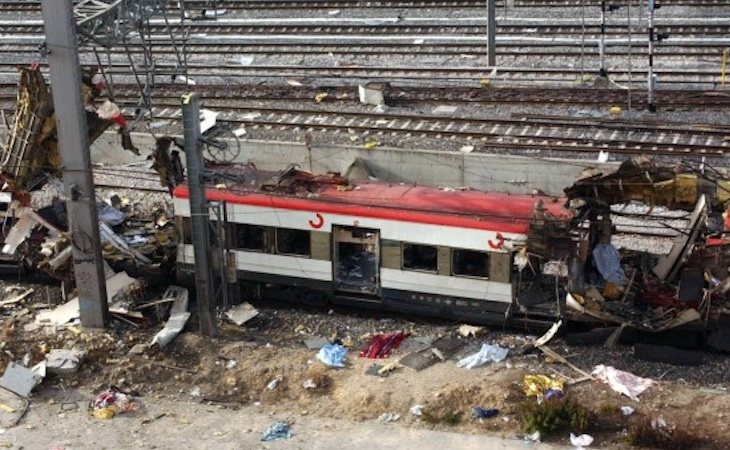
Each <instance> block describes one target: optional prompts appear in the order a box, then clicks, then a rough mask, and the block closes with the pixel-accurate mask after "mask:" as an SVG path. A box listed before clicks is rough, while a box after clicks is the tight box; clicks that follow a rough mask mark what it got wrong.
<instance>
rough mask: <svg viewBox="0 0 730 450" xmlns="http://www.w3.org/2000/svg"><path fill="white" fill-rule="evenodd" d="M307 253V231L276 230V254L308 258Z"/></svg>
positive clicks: (308, 244) (308, 249)
mask: <svg viewBox="0 0 730 450" xmlns="http://www.w3.org/2000/svg"><path fill="white" fill-rule="evenodd" d="M309 252H310V241H309V231H305V230H291V229H288V228H278V229H277V230H276V253H281V254H284V255H302V256H309Z"/></svg>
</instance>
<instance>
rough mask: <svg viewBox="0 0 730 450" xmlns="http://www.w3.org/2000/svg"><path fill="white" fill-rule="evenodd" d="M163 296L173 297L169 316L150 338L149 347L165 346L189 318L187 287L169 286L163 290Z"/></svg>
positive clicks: (178, 332)
mask: <svg viewBox="0 0 730 450" xmlns="http://www.w3.org/2000/svg"><path fill="white" fill-rule="evenodd" d="M163 297H164V298H174V299H175V301H174V302H173V303H172V308H171V309H170V318H169V319H168V320H167V323H165V326H164V327H163V328H162V330H160V331H159V332H158V333H157V334H156V335H155V337H154V338H152V342H150V347H152V346H153V345H159V346H160V348H163V347H165V346H166V345H167V344H169V343H170V342H171V341H172V340H173V339H175V337H176V336H177V335H178V334H180V332H181V331H182V330H183V328H185V324H186V323H187V321H188V319H189V318H190V313H189V312H188V290H187V289H185V288H183V287H180V286H170V287H168V288H167V290H166V291H165V294H164V295H163Z"/></svg>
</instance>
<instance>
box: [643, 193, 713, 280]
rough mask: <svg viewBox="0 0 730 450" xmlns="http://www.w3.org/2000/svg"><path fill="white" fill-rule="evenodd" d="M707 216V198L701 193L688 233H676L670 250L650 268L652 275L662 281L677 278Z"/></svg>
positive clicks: (691, 217)
mask: <svg viewBox="0 0 730 450" xmlns="http://www.w3.org/2000/svg"><path fill="white" fill-rule="evenodd" d="M706 217H707V198H706V197H705V196H704V195H701V196H700V198H699V200H698V201H697V204H696V205H695V208H694V211H692V215H691V216H690V222H689V229H690V232H689V233H688V234H681V235H678V236H677V237H676V238H675V240H674V244H673V245H672V250H671V251H670V252H669V254H668V255H665V256H663V257H662V258H660V259H659V262H657V264H656V266H654V268H653V269H652V272H654V275H656V276H657V277H659V279H661V280H662V281H669V282H671V281H673V280H674V279H676V278H677V275H678V273H679V270H680V268H681V267H682V265H684V263H685V262H686V261H687V258H688V257H689V254H690V253H691V251H692V249H693V248H694V245H695V242H697V238H698V236H699V234H700V228H701V227H702V224H703V223H704V222H705V218H706Z"/></svg>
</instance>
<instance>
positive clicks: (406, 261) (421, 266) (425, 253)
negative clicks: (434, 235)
mask: <svg viewBox="0 0 730 450" xmlns="http://www.w3.org/2000/svg"><path fill="white" fill-rule="evenodd" d="M403 268H404V269H410V270H425V271H429V272H436V271H437V270H438V249H437V248H436V247H434V246H433V245H420V244H409V243H407V242H404V243H403Z"/></svg>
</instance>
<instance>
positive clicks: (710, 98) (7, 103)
mask: <svg viewBox="0 0 730 450" xmlns="http://www.w3.org/2000/svg"><path fill="white" fill-rule="evenodd" d="M187 91H188V89H187V88H186V87H184V86H180V85H177V86H160V87H157V88H156V89H155V91H154V97H153V99H152V101H153V103H155V102H156V101H158V100H162V101H165V102H167V104H169V103H170V102H171V101H173V102H174V101H176V100H177V99H179V98H180V96H181V95H183V94H185V93H187ZM200 94H201V96H202V97H203V98H204V99H205V101H206V104H207V105H208V107H213V108H218V109H225V108H227V107H229V105H230V104H231V102H239V103H240V102H242V101H279V102H287V101H289V102H312V101H313V100H314V98H315V97H317V96H318V95H319V96H320V98H322V100H321V103H323V104H328V103H338V104H343V103H344V104H348V103H351V104H353V105H359V102H360V100H359V96H358V92H357V89H356V88H355V87H347V86H328V87H317V88H301V87H297V88H294V87H291V86H258V85H250V86H235V87H234V86H223V85H221V86H204V87H201V88H200ZM323 94H324V95H323ZM114 95H115V100H116V101H117V102H120V103H122V104H127V105H131V104H133V103H134V102H135V101H136V99H137V98H139V91H138V90H137V87H136V86H130V85H116V86H114ZM386 97H387V103H388V105H390V106H408V105H415V104H423V103H456V104H459V103H463V104H520V103H528V104H552V105H585V106H597V107H599V106H616V105H623V104H625V103H626V102H627V101H628V93H627V92H626V91H624V90H619V89H581V88H571V89H556V88H552V89H546V88H499V89H474V88H459V87H452V88H436V87H428V88H423V87H391V88H390V91H389V92H388V93H387V94H386ZM655 98H656V101H657V103H659V104H661V105H662V108H663V109H665V110H667V109H682V108H693V107H700V108H702V109H724V108H729V107H730V93H728V92H723V91H705V92H702V91H696V90H672V91H657V92H656V95H655ZM170 99H172V100H170ZM15 100H16V86H15V85H14V84H0V108H2V109H4V110H6V111H12V109H13V108H14V105H15ZM631 104H632V106H633V107H635V108H643V107H645V106H646V91H643V90H633V91H632V93H631Z"/></svg>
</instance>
